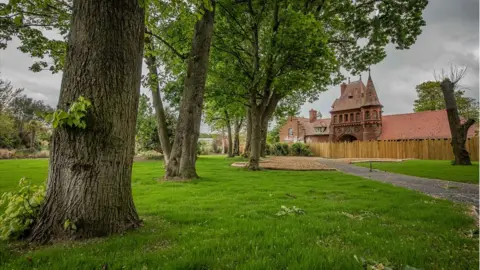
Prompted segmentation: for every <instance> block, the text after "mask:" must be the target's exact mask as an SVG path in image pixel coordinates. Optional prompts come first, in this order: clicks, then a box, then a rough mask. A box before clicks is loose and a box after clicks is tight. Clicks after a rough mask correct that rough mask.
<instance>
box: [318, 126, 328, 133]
mask: <svg viewBox="0 0 480 270" xmlns="http://www.w3.org/2000/svg"><path fill="white" fill-rule="evenodd" d="M326 130H327V127H315V133H322V132H325V131H326Z"/></svg>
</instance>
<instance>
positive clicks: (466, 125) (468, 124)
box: [461, 118, 475, 134]
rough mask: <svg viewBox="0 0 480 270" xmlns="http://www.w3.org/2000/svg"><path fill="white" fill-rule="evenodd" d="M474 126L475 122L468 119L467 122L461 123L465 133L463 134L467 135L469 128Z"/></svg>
mask: <svg viewBox="0 0 480 270" xmlns="http://www.w3.org/2000/svg"><path fill="white" fill-rule="evenodd" d="M473 124H475V120H474V119H472V118H470V119H468V120H467V122H465V123H463V124H462V125H461V127H462V128H463V130H464V131H465V134H467V132H468V130H469V129H470V127H471V126H472V125H473Z"/></svg>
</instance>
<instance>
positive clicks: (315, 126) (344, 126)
mask: <svg viewBox="0 0 480 270" xmlns="http://www.w3.org/2000/svg"><path fill="white" fill-rule="evenodd" d="M382 108H383V105H382V104H381V103H380V100H379V99H378V95H377V92H376V90H375V86H374V84H373V80H372V78H371V76H370V75H369V76H368V80H367V85H366V86H365V84H363V82H362V80H361V79H360V80H358V81H354V82H351V83H350V82H349V83H348V84H346V83H342V84H341V85H340V97H339V98H337V99H336V100H335V101H334V102H333V105H332V109H331V110H330V114H331V118H329V119H321V118H319V117H317V111H316V110H313V109H312V110H310V111H309V118H303V117H290V118H289V119H288V121H287V123H286V124H285V125H284V126H283V127H282V128H281V129H280V140H281V141H282V142H305V143H310V142H328V141H333V142H337V141H355V140H360V141H368V140H414V139H447V138H451V134H450V126H449V124H448V118H447V112H446V110H439V111H425V112H418V113H406V114H394V115H383V114H382V113H383V111H382ZM332 119H333V121H332ZM462 121H463V119H462ZM476 129H478V125H474V126H472V127H471V128H470V129H469V130H468V137H473V136H475V133H476Z"/></svg>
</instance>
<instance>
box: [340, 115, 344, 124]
mask: <svg viewBox="0 0 480 270" xmlns="http://www.w3.org/2000/svg"><path fill="white" fill-rule="evenodd" d="M342 122H343V115H340V123H342Z"/></svg>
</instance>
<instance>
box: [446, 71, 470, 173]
mask: <svg viewBox="0 0 480 270" xmlns="http://www.w3.org/2000/svg"><path fill="white" fill-rule="evenodd" d="M440 86H441V88H442V92H443V97H444V99H445V105H446V108H447V115H448V124H449V125H450V132H451V134H452V143H451V144H452V148H453V154H454V156H455V161H454V164H453V165H472V162H471V161H470V155H469V154H468V152H467V149H466V148H465V142H466V140H467V133H468V129H469V128H470V126H471V125H473V124H474V123H475V120H473V119H468V121H466V122H465V123H464V124H460V116H459V114H458V109H457V102H456V100H455V95H454V90H455V84H454V83H452V82H451V81H450V80H449V79H445V80H444V81H443V82H442V83H441V85H440Z"/></svg>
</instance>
